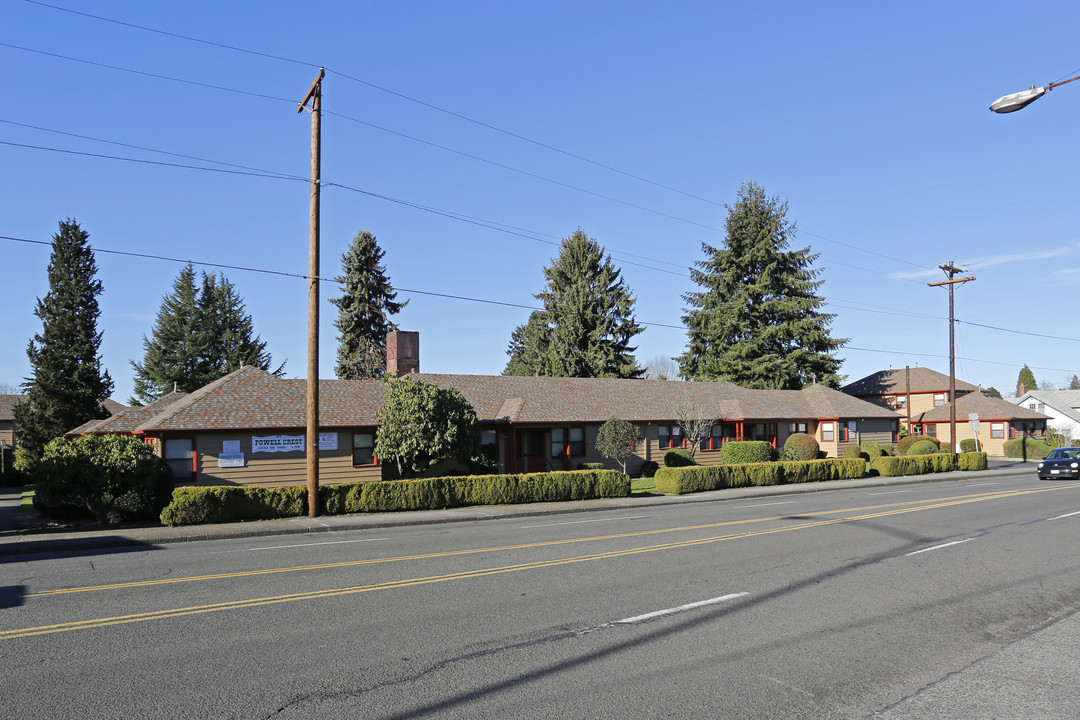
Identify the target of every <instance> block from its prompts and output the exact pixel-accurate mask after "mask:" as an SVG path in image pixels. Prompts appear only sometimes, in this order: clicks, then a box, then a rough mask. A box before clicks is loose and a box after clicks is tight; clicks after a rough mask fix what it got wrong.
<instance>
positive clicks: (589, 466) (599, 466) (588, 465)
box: [453, 462, 605, 474]
mask: <svg viewBox="0 0 1080 720" xmlns="http://www.w3.org/2000/svg"><path fill="white" fill-rule="evenodd" d="M577 469H578V470H604V469H605V468H604V463H594V462H584V463H578V465H577ZM453 474H460V473H453Z"/></svg>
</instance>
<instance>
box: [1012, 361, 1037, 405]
mask: <svg viewBox="0 0 1080 720" xmlns="http://www.w3.org/2000/svg"><path fill="white" fill-rule="evenodd" d="M1021 385H1023V386H1024V390H1038V389H1039V383H1037V382H1036V381H1035V373H1033V372H1031V368H1029V367H1028V366H1027V363H1025V364H1024V367H1023V368H1021V370H1020V375H1019V376H1018V377H1017V378H1016V397H1020V396H1021V395H1023V394H1024V393H1022V392H1020V386H1021Z"/></svg>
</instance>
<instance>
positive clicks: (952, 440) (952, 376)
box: [928, 262, 975, 463]
mask: <svg viewBox="0 0 1080 720" xmlns="http://www.w3.org/2000/svg"><path fill="white" fill-rule="evenodd" d="M938 267H939V268H941V269H942V270H944V271H945V274H946V275H947V276H948V277H949V279H948V280H943V281H941V282H936V283H928V285H930V287H939V286H941V285H948V286H949V445H951V446H952V447H951V448H950V454H951V455H952V456H953V462H954V463H955V462H956V341H955V332H954V331H955V328H956V319H955V314H954V312H953V288H954V287H956V286H957V285H961V284H963V283H966V282H969V281H971V280H974V279H975V276H974V275H972V276H971V277H965V278H958V277H955V276H956V275H958V274H959V273H962V272H964V271H963V270H961V269H960V268H958V267H956V265H954V264H953V263H951V262H950V263H949V264H948V265H938Z"/></svg>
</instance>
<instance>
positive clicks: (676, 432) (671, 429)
mask: <svg viewBox="0 0 1080 720" xmlns="http://www.w3.org/2000/svg"><path fill="white" fill-rule="evenodd" d="M665 431H666V432H665ZM665 435H667V443H668V444H666V445H665V444H664V436H665ZM676 436H677V437H678V438H679V442H680V444H679V445H675V444H674V443H673V438H675V437H676ZM657 440H658V442H659V444H660V450H677V449H679V448H685V447H686V437H685V436H684V435H683V431H682V426H681V425H679V424H677V423H676V424H674V425H658V426H657Z"/></svg>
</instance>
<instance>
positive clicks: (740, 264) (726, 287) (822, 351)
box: [679, 181, 847, 389]
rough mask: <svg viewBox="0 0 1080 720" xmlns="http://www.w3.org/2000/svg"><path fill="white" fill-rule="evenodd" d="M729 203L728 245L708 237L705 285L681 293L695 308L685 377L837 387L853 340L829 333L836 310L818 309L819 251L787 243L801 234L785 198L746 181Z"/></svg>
mask: <svg viewBox="0 0 1080 720" xmlns="http://www.w3.org/2000/svg"><path fill="white" fill-rule="evenodd" d="M727 209H728V217H727V223H726V226H725V227H726V233H727V234H726V237H725V239H724V242H723V245H722V246H721V247H720V248H715V247H712V246H711V245H708V244H706V243H702V249H703V251H704V253H705V256H706V257H705V259H704V260H698V261H696V262H695V263H694V264H695V266H696V267H695V268H693V269H691V273H690V276H691V278H692V279H693V280H694V282H695V283H697V284H698V285H699V286H700V287H701V288H702V289H701V290H700V291H698V292H691V293H686V294H685V295H683V300H684V301H686V303H687V304H688V305H689V306H690V309H688V310H687V312H686V314H685V315H684V316H683V318H682V319H683V323H684V324H685V325H686V327H687V328H688V331H687V335H688V342H687V348H686V352H685V353H683V354H682V355H681V356H680V357H679V365H680V368H681V374H682V376H683V377H684V378H686V379H689V380H724V381H727V382H732V383H735V384H737V385H742V386H743V387H749V388H765V389H768V388H773V389H799V388H802V387H803V386H804V385H807V384H809V383H813V382H817V383H822V384H824V385H828V386H830V387H838V386H839V384H840V378H839V376H838V372H839V369H840V364H841V362H842V361H841V360H839V359H838V358H837V357H835V355H834V353H835V352H836V350H837V349H839V348H840V347H841V346H842V345H843V344H844V343H845V342H847V341H846V340H836V339H834V338H832V337H831V336H830V335H829V326H830V325H831V324H832V319H833V317H834V316H833V315H830V314H827V313H822V312H821V311H820V308H821V307H822V306H823V305H824V303H825V301H824V299H823V298H822V297H820V296H819V295H817V289H818V288H819V287H820V286H821V284H822V282H823V281H821V280H817V279H816V278H817V275H818V272H819V271H818V270H814V269H812V268H811V265H812V263H813V261H814V260H815V259H816V258H817V255H816V254H811V252H810V248H809V247H807V248H803V249H802V250H788V249H787V248H788V242H789V240H791V239H792V238H794V235H795V225H794V224H793V223H791V222H789V221H788V220H787V217H786V216H787V203H786V202H780V201H779V200H778V199H777V198H775V197H773V198H770V197H768V196H767V195H766V194H765V189H764V188H762V187H761V186H760V185H758V184H756V183H754V182H752V181H747V182H744V183H743V184H742V185H741V186H740V187H739V190H738V193H737V196H736V202H735V204H734V205H728V206H727Z"/></svg>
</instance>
